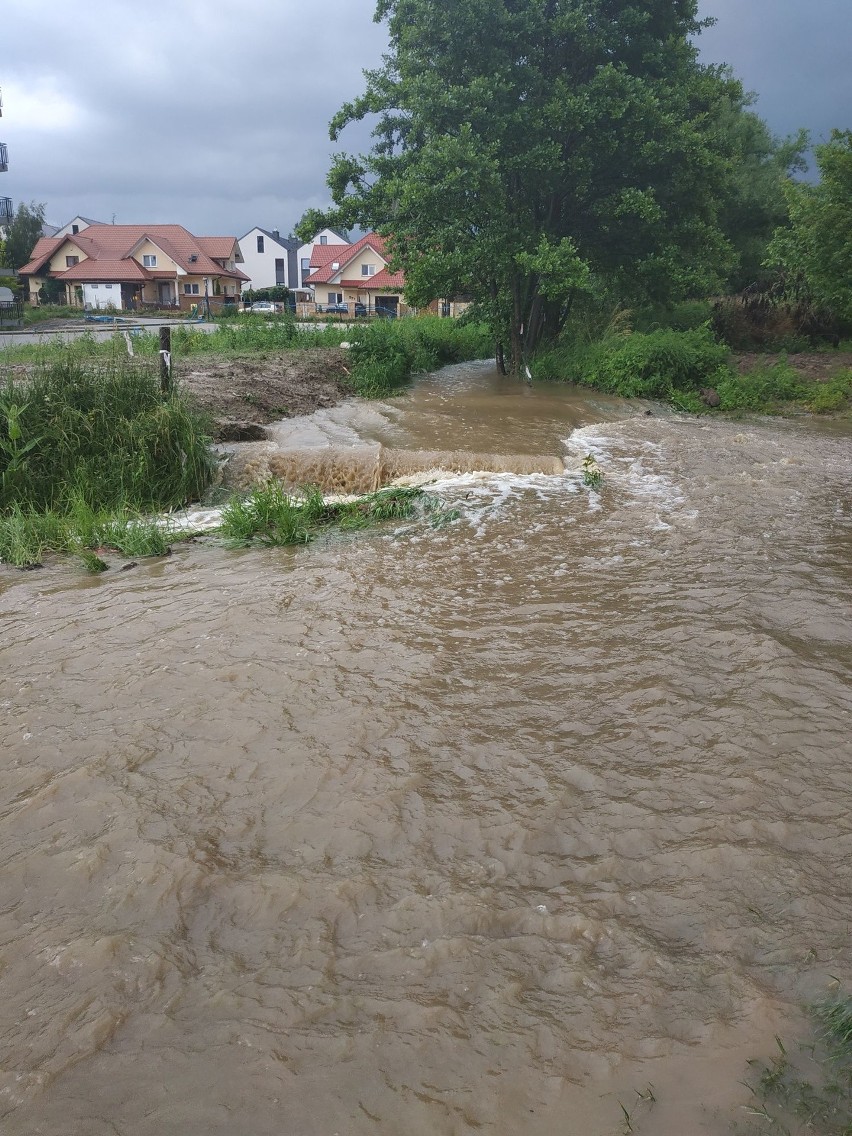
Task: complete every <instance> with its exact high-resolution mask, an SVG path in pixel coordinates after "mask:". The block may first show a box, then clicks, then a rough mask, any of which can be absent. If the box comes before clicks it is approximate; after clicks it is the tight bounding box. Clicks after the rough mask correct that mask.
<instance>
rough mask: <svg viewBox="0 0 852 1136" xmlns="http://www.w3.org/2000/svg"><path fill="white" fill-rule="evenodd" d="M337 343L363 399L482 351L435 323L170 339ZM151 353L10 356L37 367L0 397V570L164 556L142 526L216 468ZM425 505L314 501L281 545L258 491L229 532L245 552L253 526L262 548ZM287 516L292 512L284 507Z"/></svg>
mask: <svg viewBox="0 0 852 1136" xmlns="http://www.w3.org/2000/svg"><path fill="white" fill-rule="evenodd" d="M345 335H348V337H349V342H350V343H351V345H352V346H351V351H352V362H353V367H352V381H353V388H354V389H355V390H356V391H357V392H358V393H360V394H363V395H367V396H371V395H372V396H379V395H382V394H386V393H389V392H390V391H392V390H395V389H399V388H400V387H401V386H403V385H404V384H405V382H406V381H407V380H408V379H409V378H410V376H411V374H412V373H413V372H414V371H417V370H428V369H432V368H434V367H438V366H441V365H443V364H445V363H448V362H453V361H458V360H461V359H469V358H475V357H476V356H477V354H479V353H481V352H482V351H483V349H484V348H483V333H482V330H481V329H477V328H475V327H464V326H459V325H458V324H455V323H451V321H447V320H444V321H442V320H432V319H423V320H410V321H400V323H399V324H390V323H382V324H371V325H368V326H365V327H357V328H351V329H349V328H340V327H335V328H333V329H332V328H328V329H325V330H320V331H318V332H314V331H309V332H304V331H302V330H300V329H299V328H297V327H295V326H294V324H293V322H292V321H290V320H282V321H276V322H274V323H272V325H271V326H266V324H265V323H261V321H258V320H248V321H239V322H237V321H233V322H231V323H228V324H225V325H223V326H221V327H219V328H217V330H216V332H215V333H213V334H206V333H203V332H199V331H197V330H195V329H192V328H186V329H184V328H181V329H178V330H177V332H176V334H174V335H173V338H172V348H173V353H174V355H175V356H176V358H177V360H178V361H180V360H181V359H184V358H186V357H187V356H189V355H193V354H211V355H216V354H220V355H221V354H223V353H231V354H237V355H238V354H245V353H252V352H253V353H258V352H263V351H267V352H273V351H282V350H287V349H292V348H303V347H305V346H308V345H317V346H322V345H331V344H339V343H340V342H341V340H343V339H344V336H345ZM158 346H159V345H158V340H157V337H156V336H153V335H143V336H139V337H137V338H136V339H135V342H134V352H135V355H134V358H133V360H132V361H131V360H130V359H128V358H127V354H126V343H125V341H124V338H123V336H118V337H115V338H113V339H111V340H109V341H107V342H105V343H98V342H96V341H95V340H94V339H93V338H91V337H88V336H87V337H84V338H83V339H82V340H78V341H76V342H74V343H71V344H59V343H55V344H50V345H47V346H32V347H29V348H25V349H18V350H16V352H15V354H14V357H13V358H14V360H15V361H17V362H21V361H26V362H30V363H34V364H35V366H34V367H33V370H32V372H31V373H30V374H28V375H26V376H23V377H21V376H18V377H16V378H15V377H9V378H8V379H7V380H6V382H5V385H4V386H2V387H0V560H4V561H6V562H7V563H11V564H15V565H18V566H26V565H29V564H35V563H38V562H39V561H40V560H41V558H42V557H43V556H44V554H45V553H46V552H49V551H57V552H71V553H75V554H77V555H78V556H79V557H80V558H81V559H82V560H83V562H84V563H85V564H86V566H87V567H88V568H89V569H90V570H93V571H99V570H102V569H103V567H104V566H105V564H104V562H103V560H102V559H101V558H100V557H99V556H98V555H97V551H96V550H98V549H111V550H116V551H118V552H120V553H121V554H123V555H126V556H143V555H160V554H162V553H163V552H165V551H166V550H167V549H166V538H165V537H164V535H163V532H162V529H161V528H160V527H159V526H157V525H156V524H154V523H153V522H152V521H150V520H146V519H145V518H146V516H147V517H150V514H152V513H158V512H163V511H167V510H169V509H173V508H176V507H180V506H183V505H185V504H187V503H189V502H192V501H197V500H198V499H199V498H200V497H201V496H202V494H203V493H204V491H205V489H206V488H207V487H208V485H209V484H210V482H211V480H212V478H213V475H214V473H215V468H216V466H215V460H214V458H213V455H212V454H211V451H210V448H209V442H210V438H209V426H208V423H207V421H206V419H205V416H204V415H203V414H202V413H200V412H199V411H198V409H197V408H196V407H194V406H193V404H192V402H191V401H190V399H189V398H188V397H187V396H186V395H185V394H184V393H183V392H182V391H181V389H180V385H179V383H178V384H177V386H176V389H175V391H174V392H173V393H172V394H170V395H169V396H167V397H164V396H163V395H162V394H161V392H160V387H159V380H158V377H157V374H156V352H157V350H158ZM5 359H8V355H7V356H6V357H5ZM4 361H5V360H4ZM10 361H11V360H10ZM420 496H422V494H419V493H417V492H410V493H403V494H396V495H394V494H390V495H389V494H388V493H386V492H385V493H380V494H378V495H375V497H374V498H371V499H368V500H367V502H366V504H364V505H361V506H358V507H357V508H356V509H355V510H354V512H353V511H352V510H347V509H343V508H339V507H335V508H332V507H330V506H327V505H325V503H323V502H321V498H318V497H317V496H316V495H313V496H311V497H309V508H308V509H307V511H306V512H304V513H302V512H299V513H298V516H301V517H302V520H301V521H300V522H299V523H298V524H296V525H290V526H289V527H290V529H291V530H292V534H291V535H292V539H289V538H287V532H288V525H289V522H288V521H286V519H285V517H284V513H285V512H286V509H285V502H284V497H285V495H283V494H281V493H278V499H277V501H276V508H277V520H276V521H275V523H274V524H273V523H272V522H271V521H270V514H269V508H270V500H271V499H270V500H264V499H263V497H262V495H261V496H260V497H258V496H257V495H253V496H252V498H250V499H249V501H248V502H247V503H244V505H241V504H240V503H239V502H235V503H233V504H232V506H231V508H230V510H229V511H228V513H227V514H226V522H225V524H226V527H225V535H226V536H227V537H228V539H229V540H231V541H238V542H240V541H241V542H242V543H246V542H247V541H248V540H249V539H250V537H251V535H252V534H251V532H250V530H251V528H252V525H254V536H256V537H257V539H260V540H263V541H266V542H267V543H270V542H274V543H302V542H303V541H305V540H307V539H311V537H312V536H313V535H314V534H315V533H316V532H317V531H319V530H320V529H322V528H327V527H329V526H330V525H337V526H338V527H348V528H352V527H364V525H365V524H368V523H379V522H381V521H383V520H386V519H389V518H390V517H393V516H400V515H410V514H411V513H412V512H413V511H414V509H415V508H416V505H415V502H416V499H417V498H418V497H420ZM241 508H242V510H243V511H242V519H241V520H240V519H239V518H240V516H241V514H240V509H241ZM287 509H289V510H290V512H291V513H292V512H293V511H294V510H297V509H298V506H297V504H296V502H294V501H293V500H292V499H290V498H287ZM264 518H266V519H264ZM267 521H270V523H269V524H267V523H266V522H267ZM240 525H242V528H241V529H240ZM238 530H239V531H238Z"/></svg>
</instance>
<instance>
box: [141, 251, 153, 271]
mask: <svg viewBox="0 0 852 1136" xmlns="http://www.w3.org/2000/svg"><path fill="white" fill-rule="evenodd" d="M142 267H143V268H156V267H157V258H156V256H155V255H154V254H153V253H152V252H146V253H145V254H144V255H143V257H142Z"/></svg>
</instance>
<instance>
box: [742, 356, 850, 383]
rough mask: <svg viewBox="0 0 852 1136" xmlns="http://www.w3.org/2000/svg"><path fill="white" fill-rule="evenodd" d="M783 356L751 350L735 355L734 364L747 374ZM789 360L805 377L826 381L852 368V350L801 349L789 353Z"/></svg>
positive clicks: (773, 362) (814, 380)
mask: <svg viewBox="0 0 852 1136" xmlns="http://www.w3.org/2000/svg"><path fill="white" fill-rule="evenodd" d="M781 358H783V356H781V355H768V354H764V353H761V352H757V351H751V352H746V353H744V354H742V355H735V356H734V366H735V367H736V368H737V370H738V371H739V373H740V374H741V375H745V374H748V372H749V371H753V370H754V369H755V368H756V367H771V366H773V364H775V363H777V362H778V361H779V360H780V359H781ZM787 362H788V363H789V365H790V366H791V367H792V368H793V370H794V371H798V372H799V374H800V375H802V377H803V378H805V379H811V380H812V381H813V382H815V383H824V382H827V381H828V379H831V378H833V377H834V376H835V375H836V374H837V373H838V372H839V371H847V370H852V351H832V352H828V351H801V352H799V353H798V354H796V355H788V356H787Z"/></svg>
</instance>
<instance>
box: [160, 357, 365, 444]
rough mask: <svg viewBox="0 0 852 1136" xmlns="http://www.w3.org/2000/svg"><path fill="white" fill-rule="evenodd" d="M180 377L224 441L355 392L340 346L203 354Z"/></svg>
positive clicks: (252, 435)
mask: <svg viewBox="0 0 852 1136" xmlns="http://www.w3.org/2000/svg"><path fill="white" fill-rule="evenodd" d="M178 374H179V378H180V381H181V382H182V383H183V385H184V386H185V387H186V388H188V390H189V391H190V393H191V394H192V395H193V396H194V398H195V399H196V400H197V401H198V402H199V403H200V405H201V406H202V407H203V408H204V409H205V410H206V411H207V413H208V414H210V415H211V417H212V418H213V420H214V423H215V426H216V437H217V438H218V439H219V440H220V441H239V440H242V439H244V440H247V441H250V440H252V439H253V438H260V437H263V432H262V426H263V424H264V423H266V422H275V421H277V420H278V419H280V418H293V417H295V416H296V415H300V414H311V413H312V412H313V411H314V410H318V409H320V408H321V407H327V406H336V405H337V404H338V403H339V402H342V401H343V400H344V399H345V398H348V397H350V396H351V394H352V387H351V385H350V382H349V360H348V358H347V353H346V351H342V350H340V349H339V348H337V347H315V348H312V349H311V350H309V351H286V352H283V351H282V352H278V353H272V352H270V353H268V354H264V355H257V354H254V355H247V356H228V357H226V358H223V357H221V356H218V357H211V356H209V355H199V356H197V357H195V358H189V359H186V360H185V361H184V362H183V363H182V364H181V365H180V367H179V372H178Z"/></svg>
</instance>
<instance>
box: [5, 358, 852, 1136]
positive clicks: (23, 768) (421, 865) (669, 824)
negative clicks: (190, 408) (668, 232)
mask: <svg viewBox="0 0 852 1136" xmlns="http://www.w3.org/2000/svg"><path fill="white" fill-rule="evenodd" d="M643 410H644V407H639V406H637V405H629V404H624V403H620V402H618V401H616V400H611V399H603V398H594V397H590V396H589V394H588V393H585V394H584V393H580V392H576V391H571V390H568V389H564V390H563V389H543V390H539V389H533V388H529V387H526V386H523V385H517V384H514V383H512V382H510V381H507V380H502V381H501V380H499V379H498V378H497V376H496V375H494V374H493V372H491V371H490V369H488V368H486V367H484V366H483V365H470V364H468V365H463V366H460V367H456V368H452V369H449V370H447V371H445V372H442V373H441V374H439V375H437V376H431V377H427V378H424V379H423V380H421V381H420V382H419V383H418V384H417V385H416V386H415V388H414V389H413V390H412V392H411V393H410V394H408V395H406V396H405V397H403V398H400V399H395V400H392V401H391V402H389V403H385V404H369V405H366V406H357V405H355V404H347V405H344V406H341V407H337V408H335V409H333V410H328V411H322V412H320V413H319V414H318V415H316V416H314V417H313V418H312V419H310V420H306V421H298V420H293V421H290V422H288V423H285V424H282V426H281V428H280V431H279V439H280V440H281V442H282V443H283V444H286V445H288V446H293V447H299V448H302V449H305V450H310V449H311V448H315V447H323V446H331V447H335V448H337V449H340V450H345V449H346V448H347V447H352V448H355V447H361V448H362V449H363V448H364V447H371V446H379V445H382V446H385V447H388V448H391V449H394V450H401V451H408V452H411V451H415V452H416V451H423V450H429V451H465V452H472V451H474V452H485V453H488V454H492V455H494V454H501V453H504V454H526V455H539V456H544V457H547V458H548V459H551V458H558V459H561V460H562V461H564V465H565V472H564V473H562V474H557V473H551V474H548V473H542V472H538V473H519V472H512V473H509V472H503V473H497V472H492V473H488V474H476V473H470V472H467V473H460V474H455V475H452V476H445V477H444V478H443V480H441V481H439V482H438V483H437V485H436V486H435V488H434V492H435V493H436V494H437V495H438V496H439V497H440V498H441V499H442V501H443V502H445V503H446V504H447V505H448V506H452V507H454V508H456V509H458V510H459V513H460V517H459V520H457V521H455V522H454V523H452V524H450V525H448V526H445V527H442V528H439V529H432V528H430V527H429V526H428V523H424V522H413V523H406V524H405V525H403V526H400V527H397V528H389V529H385V530H380V531H376V532H370V533H366V534H359V535H357V536H352V537H346V538H340V537H337V538H334V539H329V540H327V541H323V542H318V543H316V544H314V545H311V546H309V547H307V548H302V549H297V550H257V551H255V550H252V551H243V552H229V551H227V550H224V549H221V548H216V547H211V546H209V545H208V546H191V545H190V546H186V547H183V548H176V551H175V553H174V555H173V556H171V557H169V558H166V559H163V560H157V561H143V562H141V563H140V565H139V567H138V568H136V569H134V570H133V571H130V572H117V571H111V572H109V573H107V574H106V575H104V576H101V577H96V578H91V577H84V576H82V575H80V574H79V573H78V571H77V570H76V569H74V568H73V567H71V566H69V565H65V564H52V565H48V566H47V567H46V568H45V569H43V570H41V571H40V572H31V573H18V572H12V571H11V570H8V569H0V618H2V624H3V642H2V670H1V671H0V742H2V774H0V852H2V859H3V864H4V873H3V876H4V883H3V890H2V898H1V899H0V942H2V954H0V960H2V961H0V998H2V1005H3V1014H2V1016H0V1116H2V1119H0V1130H2V1132H3V1134H4V1136H31V1134H34V1133H40V1134H43V1136H66V1134H75V1136H76V1134H79V1136H107V1134H109V1136H207V1134H210V1133H215V1134H220V1133H221V1134H223V1136H224V1134H228V1136H266V1134H273V1133H275V1134H276V1136H278V1134H284V1136H334V1134H338V1136H367V1134H369V1136H398V1134H400V1133H405V1134H406V1136H461V1134H467V1133H478V1134H488V1136H511V1134H515V1133H521V1132H523V1133H529V1134H531V1136H557V1134H559V1136H610V1134H616V1133H620V1132H623V1131H625V1123H626V1122H625V1117H624V1114H623V1112H622V1107H621V1106H622V1105H624V1106H625V1107H626V1108H627V1110H628V1112H629V1113H630V1115H631V1118H632V1126H633V1130H634V1131H636V1132H639V1133H642V1132H644V1133H651V1134H653V1136H685V1134H687V1133H689V1134H692V1133H706V1134H709V1136H721V1134H723V1133H730V1132H732V1131H733V1130H734V1124H735V1123H739V1124H742V1123H744V1120H743V1114H742V1110H741V1106H742V1104H743V1103H745V1101H746V1100H747V1094H746V1090H745V1089H744V1088H743V1086H742V1085H741V1084H740V1083H739V1082H740V1081H742V1080H743V1079H744V1077H745V1076H746V1072H747V1066H746V1060H747V1059H748V1058H751V1057H758V1056H761V1055H768V1054H769V1053H770V1052H771V1050H772V1048H773V1046H774V1044H775V1042H774V1037H773V1035H774V1034H775V1033H779V1034H780V1035H782V1036H785V1037H797V1036H801V1035H802V1034H803V1032H804V1018H803V1014H802V1007H803V1005H804V1004H806V1003H807V1002H808V1001H810V1000H812V999H813V998H816V997H819V996H820V995H821V994H822V993H823V992H824V991H825V990H826V988H827V985H828V983H829V982H830V981H831V976H835V977H839V978H840V979H841V980H843V981H846V982H847V983H849V981H850V979H852V966H850V964H852V939H850V934H849V912H850V910H852V873H850V871H849V868H848V864H849V855H850V852H852V836H850V830H849V820H848V818H849V807H850V797H851V796H852V761H850V759H852V748H850V723H852V718H850V711H852V695H850V682H849V680H850V672H851V671H852V621H850V609H852V555H851V553H852V503H851V502H850V493H849V486H850V474H852V445H851V444H850V441H851V440H852V439H850V432H849V428H848V426H842V425H839V424H831V423H825V424H821V423H819V422H817V421H814V420H799V421H792V422H782V421H770V420H762V421H755V422H749V423H745V422H739V423H737V422H730V421H715V420H710V419H691V418H687V417H681V416H676V415H668V414H665V413H663V412H658V411H657V410H656V409H655V412H654V414H653V415H651V416H646V415H645V414H644V413H643ZM590 452H591V453H593V454H594V455H595V456H596V457H597V458H598V461H599V463H600V465H601V467H602V469H603V471H604V475H605V481H604V484H603V487H602V488H601V490H600V492H595V491H593V490H590V489H589V488H587V487H585V486H584V485H583V484H582V478H581V475H580V464H581V462H582V459H583V457H584V456H585V455H586V454H587V453H590ZM547 468H549V467H547ZM556 468H558V466H557V467H556ZM649 1085H651V1086H653V1091H652V1094H650V1095H652V1096H653V1097H654V1098H655V1099H654V1100H650V1099H645V1100H642V1099H640V1094H642V1095H643V1096H645V1097H646V1098H649V1093H648V1086H649Z"/></svg>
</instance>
